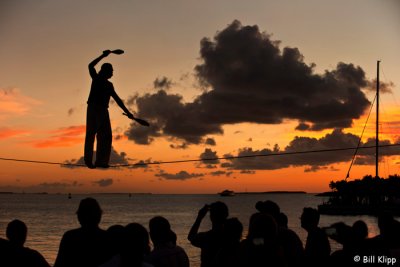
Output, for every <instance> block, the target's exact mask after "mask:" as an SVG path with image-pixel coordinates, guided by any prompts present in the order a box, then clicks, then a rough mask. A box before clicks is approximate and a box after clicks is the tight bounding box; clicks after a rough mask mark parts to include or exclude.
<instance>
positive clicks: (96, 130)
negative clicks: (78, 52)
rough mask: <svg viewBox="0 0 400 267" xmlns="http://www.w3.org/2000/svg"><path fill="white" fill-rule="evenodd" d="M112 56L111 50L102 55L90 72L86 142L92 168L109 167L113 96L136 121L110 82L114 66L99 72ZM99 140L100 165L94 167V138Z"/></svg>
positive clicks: (97, 156) (106, 65)
mask: <svg viewBox="0 0 400 267" xmlns="http://www.w3.org/2000/svg"><path fill="white" fill-rule="evenodd" d="M110 53H111V51H110V50H106V51H104V52H103V54H102V55H101V56H99V57H98V58H96V59H95V60H93V61H92V62H91V63H90V64H89V73H90V77H92V85H91V88H90V94H89V99H88V101H87V104H88V106H87V114H86V139H85V155H84V160H85V164H86V166H88V167H89V168H95V167H100V168H108V167H109V165H108V163H109V161H110V154H111V144H112V131H111V123H110V116H109V114H108V104H109V101H110V97H113V99H114V100H115V102H116V103H117V104H118V106H120V107H121V109H122V110H123V111H124V112H125V113H126V114H127V116H128V117H129V118H130V119H133V115H132V113H131V112H130V111H129V110H128V109H127V108H126V107H125V105H124V102H123V101H122V100H121V98H120V97H119V96H118V95H117V93H116V92H115V90H114V86H113V84H112V83H111V82H110V81H108V79H110V78H111V77H112V76H113V67H112V65H111V64H110V63H104V64H103V65H102V66H101V69H100V71H99V73H97V72H96V69H95V66H96V64H97V63H99V62H100V60H102V59H103V58H105V57H107V56H108V55H109V54H110ZM95 137H96V139H97V149H96V163H95V165H93V145H94V139H95Z"/></svg>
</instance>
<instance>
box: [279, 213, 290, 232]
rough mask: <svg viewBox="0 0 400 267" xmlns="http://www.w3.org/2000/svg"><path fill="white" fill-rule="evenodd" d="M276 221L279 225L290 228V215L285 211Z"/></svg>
mask: <svg viewBox="0 0 400 267" xmlns="http://www.w3.org/2000/svg"><path fill="white" fill-rule="evenodd" d="M276 223H277V224H278V226H279V227H283V228H288V217H287V216H286V214H285V213H283V212H281V213H279V215H278V218H277V219H276Z"/></svg>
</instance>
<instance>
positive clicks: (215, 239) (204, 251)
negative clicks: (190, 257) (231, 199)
mask: <svg viewBox="0 0 400 267" xmlns="http://www.w3.org/2000/svg"><path fill="white" fill-rule="evenodd" d="M208 211H210V220H211V224H212V227H211V230H209V231H207V232H201V233H199V232H198V231H199V228H200V224H201V221H202V220H203V219H204V217H205V216H206V214H207V212H208ZM228 216H229V212H228V207H227V206H226V204H225V203H223V202H221V201H217V202H214V203H212V204H210V205H205V206H204V207H203V208H201V209H200V210H199V212H198V215H197V218H196V221H195V222H194V224H193V226H192V228H191V229H190V231H189V235H188V239H189V241H190V243H191V244H192V245H193V246H195V247H198V248H200V249H201V267H210V266H213V262H214V261H215V256H216V255H217V253H218V251H219V250H220V249H221V247H222V244H223V238H224V235H223V229H224V224H225V221H226V218H228Z"/></svg>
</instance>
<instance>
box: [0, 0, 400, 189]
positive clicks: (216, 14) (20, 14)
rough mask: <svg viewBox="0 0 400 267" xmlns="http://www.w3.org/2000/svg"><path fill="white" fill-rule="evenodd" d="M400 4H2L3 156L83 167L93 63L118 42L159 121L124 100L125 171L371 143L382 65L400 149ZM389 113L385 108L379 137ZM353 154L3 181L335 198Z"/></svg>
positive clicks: (388, 140) (388, 125)
mask: <svg viewBox="0 0 400 267" xmlns="http://www.w3.org/2000/svg"><path fill="white" fill-rule="evenodd" d="M399 12H400V2H399V1H397V0H383V1H377V0H350V1H349V0H346V1H344V0H337V1H325V0H323V1H321V0H306V1H295V0H292V1H289V0H283V1H282V0H280V1H275V0H274V1H272V0H257V1H236V0H218V1H208V0H204V1H191V0H188V1H179V0H170V1H162V0H149V1H136V0H129V1H107V0H96V1H81V0H79V1H78V0H68V1H66V0H65V1H64V0H59V1H54V0H39V1H37V0H5V1H1V3H0V40H1V45H0V148H1V149H0V151H1V152H0V157H1V158H16V159H26V160H37V161H49V162H61V163H62V162H68V163H81V162H82V159H81V157H82V156H83V145H84V138H85V123H86V122H85V119H86V106H87V104H86V100H87V97H88V94H89V89H90V83H91V79H90V76H89V72H88V69H87V65H88V64H89V62H90V61H92V60H93V59H94V58H96V57H98V56H99V55H100V54H101V53H102V51H103V50H106V49H123V50H125V53H124V54H123V55H113V54H112V55H110V56H109V57H108V58H106V59H104V60H103V61H102V62H101V63H104V62H110V63H111V64H113V67H114V76H113V77H112V78H111V79H110V81H111V82H112V83H113V84H114V87H115V89H116V92H117V93H118V94H119V96H120V97H121V98H122V99H124V100H125V103H126V105H127V106H128V107H129V109H130V110H131V111H132V112H133V113H134V114H135V115H137V116H138V117H141V118H143V119H146V120H148V121H149V122H150V123H151V127H149V128H145V127H143V126H140V125H138V124H136V123H132V122H131V121H130V120H129V119H128V118H127V117H126V116H123V115H122V111H121V110H120V109H119V107H118V106H117V105H116V104H115V103H112V104H111V105H110V108H109V110H110V116H111V123H112V129H113V136H114V139H113V153H112V159H111V164H114V165H115V164H128V163H130V164H134V163H138V162H163V161H175V160H188V159H202V158H203V159H204V158H214V157H224V156H242V155H254V154H269V153H279V152H293V151H306V150H318V149H329V148H341V147H352V146H356V145H357V143H358V137H359V136H360V134H361V132H362V129H363V125H364V123H365V121H366V118H367V115H368V112H369V109H370V104H371V102H372V101H373V99H374V94H375V91H374V90H375V89H374V88H375V79H376V62H377V60H381V76H380V77H381V82H382V95H381V100H380V104H381V125H380V132H381V133H382V135H381V139H382V140H383V142H385V144H394V143H399V141H400V138H399V137H400V135H399V129H400V106H399V104H400V94H399V93H400V87H399V86H400V49H399V48H400V16H399V14H400V13H399ZM101 63H100V64H98V66H97V70H99V68H100V66H101ZM374 123H375V111H374V112H373V113H372V115H371V118H370V120H369V123H368V125H367V128H366V132H365V134H364V138H363V139H362V143H363V144H367V145H374V141H373V140H371V139H370V140H369V138H374V129H375V128H374V127H375V126H374ZM399 152H400V150H399V147H392V148H390V149H385V150H383V149H382V154H384V155H385V156H383V157H382V159H381V165H380V166H381V167H380V174H381V176H384V177H386V176H387V175H389V174H396V173H400V170H399V166H400V157H399V154H400V153H399ZM353 153H354V152H353V151H347V152H341V153H339V152H336V153H325V154H321V153H318V154H309V155H300V156H279V157H259V158H253V159H235V160H219V161H211V162H201V161H199V162H195V163H193V162H191V163H176V164H154V165H153V164H152V165H148V166H142V167H136V168H118V169H115V168H111V169H108V170H97V169H96V170H90V169H87V168H81V167H73V168H72V167H65V166H60V165H47V164H34V163H22V162H12V161H3V160H0V191H13V192H44V191H46V192H51V193H57V192H60V193H68V192H71V193H90V192H133V193H135V192H138V193H143V192H151V193H216V192H219V191H222V190H224V189H231V190H235V191H271V190H303V191H307V192H320V191H327V190H329V187H328V185H329V182H330V181H332V180H341V179H343V178H345V176H346V173H347V169H348V167H349V165H350V161H351V157H352V154H353ZM373 153H374V152H373V150H360V156H359V158H358V160H357V161H356V165H355V166H353V168H352V171H351V176H350V179H356V178H361V177H362V176H364V175H366V174H374V173H375V170H374V160H375V159H374V154H373Z"/></svg>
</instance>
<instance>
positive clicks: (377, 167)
mask: <svg viewBox="0 0 400 267" xmlns="http://www.w3.org/2000/svg"><path fill="white" fill-rule="evenodd" d="M379 63H381V62H380V61H379V60H378V61H377V65H376V73H377V74H376V133H375V177H377V178H378V177H379Z"/></svg>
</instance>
